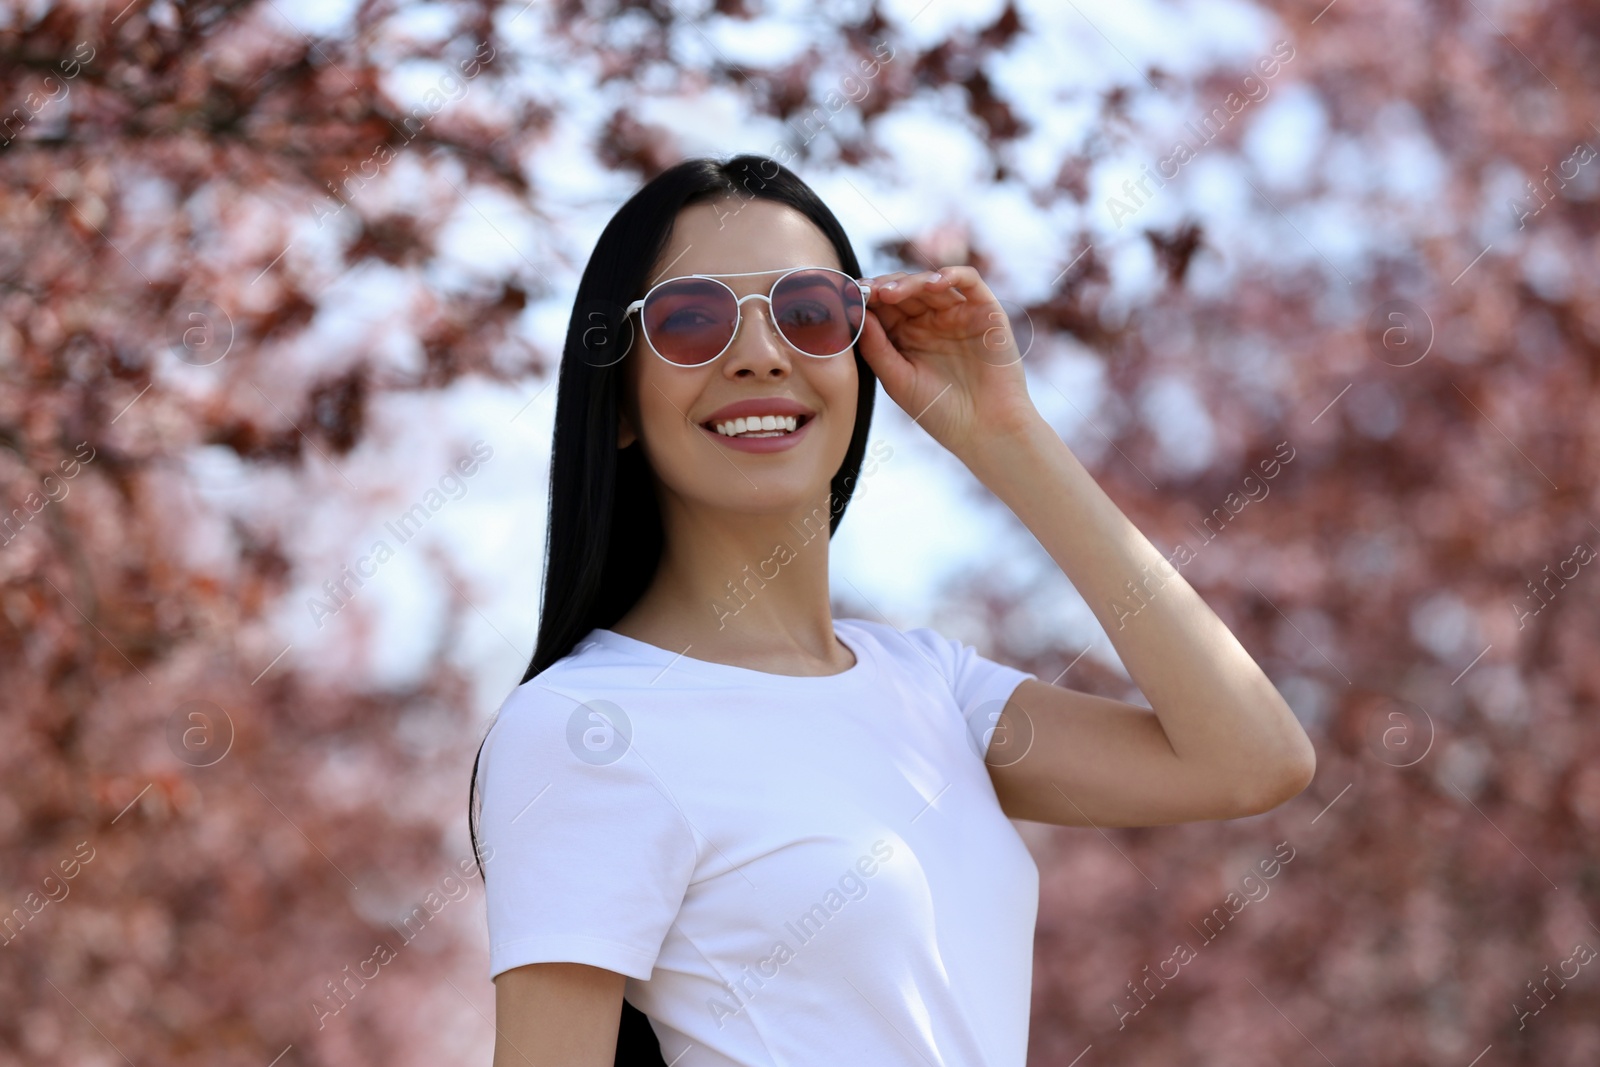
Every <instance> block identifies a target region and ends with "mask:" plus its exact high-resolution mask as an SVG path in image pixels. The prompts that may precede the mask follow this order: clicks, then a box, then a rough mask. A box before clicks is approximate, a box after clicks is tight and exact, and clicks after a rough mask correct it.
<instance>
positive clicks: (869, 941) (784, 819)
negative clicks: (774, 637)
mask: <svg viewBox="0 0 1600 1067" xmlns="http://www.w3.org/2000/svg"><path fill="white" fill-rule="evenodd" d="M834 632H835V633H836V634H837V635H838V637H839V639H840V640H841V641H842V642H843V643H844V644H845V645H846V646H847V647H848V648H849V649H850V650H851V651H852V652H853V653H855V656H856V664H855V666H853V667H851V668H850V669H849V670H846V671H844V672H843V673H841V674H833V675H822V676H812V677H794V676H789V675H778V674H768V673H765V672H762V671H755V670H748V669H745V668H743V667H733V666H728V665H726V664H719V663H711V662H709V661H705V660H697V659H691V658H689V657H687V656H682V655H679V654H678V653H676V652H671V651H668V650H666V649H663V648H658V647H656V646H654V645H651V644H648V643H646V642H643V641H639V640H636V639H635V638H631V637H627V636H624V635H622V634H619V633H616V632H613V631H611V630H607V629H596V630H593V631H591V632H590V633H589V634H588V635H587V636H586V637H585V638H584V639H583V640H582V641H581V642H579V644H578V646H577V647H576V648H574V650H573V652H572V653H571V654H570V655H568V656H566V657H565V658H563V659H561V660H560V661H558V662H557V663H555V664H553V665H551V667H550V668H549V669H547V670H545V671H544V672H542V673H541V674H539V675H538V676H536V677H534V678H532V679H530V680H529V681H528V682H526V683H524V684H522V685H521V686H519V687H518V688H517V689H516V690H514V691H513V692H512V693H511V695H510V696H509V697H507V698H506V701H505V703H504V704H502V705H501V707H500V710H499V712H498V714H497V716H496V718H495V721H494V723H493V725H492V726H491V728H490V730H489V733H488V735H487V741H486V743H485V746H484V753H483V759H482V761H481V764H480V768H479V789H480V791H481V795H482V800H483V806H482V809H481V811H480V818H479V838H480V843H481V847H482V848H483V851H484V853H485V855H486V856H487V860H486V862H485V864H484V871H485V896H486V902H487V909H488V916H487V917H488V927H489V976H490V978H491V979H493V977H494V976H495V975H498V974H499V973H500V972H502V971H505V970H507V969H509V968H512V967H518V966H522V965H523V964H528V963H539V962H549V961H571V962H577V963H587V964H592V965H594V966H596V967H604V968H607V969H609V970H613V971H618V972H620V973H622V974H624V975H627V976H628V981H627V983H626V986H625V996H626V998H627V1000H628V1002H629V1003H631V1004H632V1005H633V1006H634V1007H636V1008H638V1009H639V1010H640V1011H642V1012H644V1013H645V1015H647V1016H648V1017H649V1018H650V1022H651V1025H652V1027H653V1028H654V1030H655V1033H656V1036H657V1038H658V1039H659V1040H660V1042H661V1050H662V1053H663V1054H664V1056H665V1059H666V1061H667V1062H668V1063H672V1064H674V1065H675V1067H769V1065H772V1067H778V1065H783V1067H835V1065H838V1064H865V1063H871V1064H883V1065H890V1064H905V1065H907V1067H913V1065H914V1067H927V1065H929V1064H936V1065H949V1067H1023V1064H1024V1062H1025V1060H1026V1058H1027V1044H1028V1011H1029V1004H1030V998H1031V993H1032V982H1033V933H1034V920H1035V918H1036V915H1037V911H1038V889H1039V872H1038V868H1037V867H1036V866H1035V864H1034V861H1033V857H1032V855H1031V854H1030V853H1029V852H1028V849H1027V846H1026V845H1025V844H1024V843H1023V841H1022V838H1021V836H1020V835H1019V834H1018V833H1017V830H1016V827H1015V826H1013V825H1012V823H1011V821H1010V820H1009V819H1007V818H1006V816H1005V814H1004V813H1003V812H1002V811H1001V810H1000V805H999V802H998V800H997V799H996V797H995V792H994V786H993V784H992V783H991V781H990V778H989V772H988V768H987V766H986V765H985V763H984V761H983V752H984V750H986V748H987V744H988V742H989V740H990V737H991V735H992V732H993V724H994V722H995V720H996V719H998V717H999V711H1000V708H1001V707H1002V706H1003V705H1004V703H1005V701H1006V699H1007V698H1008V697H1009V696H1010V695H1011V692H1012V690H1013V689H1015V688H1016V686H1017V685H1018V684H1019V683H1020V682H1021V681H1022V680H1023V679H1025V678H1033V677H1036V676H1035V675H1033V674H1030V673H1028V672H1026V671H1022V670H1019V669H1016V668H1014V667H1009V666H1006V665H1004V664H1001V663H997V662H995V661H993V660H990V659H986V658H984V657H983V656H981V655H979V654H978V653H977V651H976V650H975V649H973V648H972V647H971V646H969V645H964V644H961V643H960V642H958V641H952V640H949V639H947V638H944V637H942V636H940V635H939V634H938V633H936V632H935V631H933V630H931V629H927V628H919V629H914V630H909V631H904V632H902V631H899V630H896V629H894V628H893V627H891V626H887V625H884V624H881V623H875V622H867V621H864V620H860V619H835V620H834Z"/></svg>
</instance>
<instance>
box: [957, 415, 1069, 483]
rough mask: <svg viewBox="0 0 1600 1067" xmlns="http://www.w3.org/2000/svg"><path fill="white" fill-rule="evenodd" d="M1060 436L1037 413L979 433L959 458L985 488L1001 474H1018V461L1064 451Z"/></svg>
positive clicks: (991, 426)
mask: <svg viewBox="0 0 1600 1067" xmlns="http://www.w3.org/2000/svg"><path fill="white" fill-rule="evenodd" d="M1061 445H1062V441H1061V436H1060V435H1059V434H1057V433H1056V431H1055V429H1054V428H1053V427H1051V425H1050V424H1049V423H1048V422H1046V421H1045V420H1044V416H1042V415H1040V414H1039V412H1038V411H1037V410H1030V411H1028V412H1027V413H1025V414H1023V415H1021V416H1019V417H1017V418H1016V419H1015V420H1005V421H1000V422H995V423H992V424H989V425H986V426H983V427H981V428H980V429H979V431H978V433H977V434H976V435H975V437H974V440H973V441H972V443H971V444H970V445H969V446H968V447H967V448H966V449H964V450H963V451H962V452H961V454H960V455H959V456H958V457H957V458H959V459H960V460H961V462H962V463H964V464H965V465H966V467H967V469H968V470H970V471H971V472H972V473H973V475H974V476H975V477H977V479H978V480H979V481H981V482H983V483H984V484H985V485H989V484H990V480H991V478H992V477H993V476H995V475H998V474H1000V473H1002V472H1006V471H1010V472H1013V473H1014V472H1016V471H1017V466H1018V461H1019V460H1021V459H1023V458H1024V457H1027V456H1037V455H1040V454H1041V453H1042V452H1043V451H1044V450H1045V449H1047V448H1049V447H1051V446H1055V447H1061Z"/></svg>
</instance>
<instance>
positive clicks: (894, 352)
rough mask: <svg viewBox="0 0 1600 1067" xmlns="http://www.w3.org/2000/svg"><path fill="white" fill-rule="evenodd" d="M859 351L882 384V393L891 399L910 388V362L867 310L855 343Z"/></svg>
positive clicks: (876, 317)
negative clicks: (858, 337) (859, 335)
mask: <svg viewBox="0 0 1600 1067" xmlns="http://www.w3.org/2000/svg"><path fill="white" fill-rule="evenodd" d="M856 345H857V347H858V348H859V349H860V351H861V358H862V359H864V360H866V361H867V366H869V367H871V368H872V373H874V374H876V375H877V376H878V380H879V381H881V382H882V383H883V391H884V392H886V393H888V394H889V396H890V398H891V399H892V398H893V397H895V396H896V395H901V390H903V389H909V388H910V379H911V374H912V367H911V362H910V360H908V359H906V357H905V356H902V355H901V354H900V350H899V349H898V348H896V347H895V346H894V344H893V343H892V342H891V341H890V340H889V335H888V334H887V333H885V332H884V329H883V323H881V322H879V321H878V316H877V315H876V314H874V313H873V312H872V310H871V309H870V308H869V309H868V310H867V318H866V321H865V322H863V323H862V326H861V339H860V340H859V341H857V342H856Z"/></svg>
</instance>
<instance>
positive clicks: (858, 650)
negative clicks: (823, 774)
mask: <svg viewBox="0 0 1600 1067" xmlns="http://www.w3.org/2000/svg"><path fill="white" fill-rule="evenodd" d="M833 623H834V626H833V633H834V636H835V637H837V638H838V639H839V641H840V642H841V643H842V644H843V645H844V646H845V647H846V648H848V649H849V650H850V651H851V652H853V653H855V657H856V662H855V664H854V665H853V666H851V667H849V668H847V669H845V670H843V671H840V672H839V673H838V674H773V673H771V672H770V671H758V670H753V669H751V668H749V667H735V666H733V665H732V664H729V663H714V662H712V661H711V660H706V659H695V658H694V657H693V656H688V655H684V654H682V653H680V652H675V651H673V650H671V649H666V648H662V647H660V646H659V645H652V644H650V643H649V642H648V641H641V640H639V639H638V638H636V637H629V636H628V635H627V634H621V633H618V632H617V631H615V630H608V629H606V628H605V627H603V626H600V627H596V628H595V629H594V630H592V631H590V633H589V639H590V640H592V641H595V642H598V643H599V644H601V645H603V646H605V647H607V648H610V649H613V650H615V651H618V652H622V653H625V654H627V655H630V656H633V657H635V658H637V659H644V660H648V661H649V662H651V663H655V664H657V665H659V666H662V667H671V668H672V670H675V671H688V672H690V673H691V674H696V675H699V676H701V677H710V678H718V679H723V680H726V681H734V682H740V681H742V682H747V683H753V684H756V685H763V686H779V687H789V688H794V689H805V690H807V691H817V690H823V689H837V688H843V687H847V686H853V685H855V684H856V683H857V682H858V681H860V680H862V679H865V678H868V677H870V676H871V674H872V668H873V660H872V655H871V653H870V652H869V651H868V650H867V647H866V645H867V642H866V641H864V640H862V639H861V638H860V637H859V636H858V635H857V633H856V632H855V631H854V630H852V629H851V628H850V627H849V625H848V620H843V619H835V620H833ZM840 623H845V625H842V626H841V625H840ZM690 647H691V648H693V647H694V646H692V645H691V646H690Z"/></svg>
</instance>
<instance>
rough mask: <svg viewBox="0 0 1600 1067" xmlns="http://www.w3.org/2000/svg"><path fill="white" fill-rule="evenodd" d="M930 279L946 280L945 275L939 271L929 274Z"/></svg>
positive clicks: (936, 280)
mask: <svg viewBox="0 0 1600 1067" xmlns="http://www.w3.org/2000/svg"><path fill="white" fill-rule="evenodd" d="M928 280H929V281H930V282H942V281H944V275H943V274H940V273H939V272H938V271H934V272H933V273H932V274H930V275H928Z"/></svg>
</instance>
